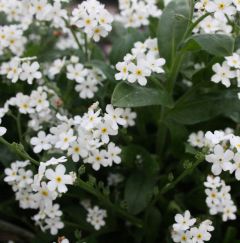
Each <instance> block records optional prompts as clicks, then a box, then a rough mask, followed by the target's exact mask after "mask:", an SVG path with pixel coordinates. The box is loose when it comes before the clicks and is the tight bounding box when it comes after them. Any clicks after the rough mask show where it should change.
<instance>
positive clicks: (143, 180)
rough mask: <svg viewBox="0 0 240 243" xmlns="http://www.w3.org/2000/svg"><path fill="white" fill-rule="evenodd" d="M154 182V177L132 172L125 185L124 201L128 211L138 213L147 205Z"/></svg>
mask: <svg viewBox="0 0 240 243" xmlns="http://www.w3.org/2000/svg"><path fill="white" fill-rule="evenodd" d="M154 184H155V178H153V177H152V176H148V175H146V174H145V173H142V172H136V173H134V174H132V175H131V176H130V177H129V178H128V180H127V182H126V187H125V192H124V195H125V201H126V202H127V206H128V211H129V212H131V213H132V214H134V215H135V214H138V213H140V212H141V211H142V210H144V208H145V207H146V206H147V205H148V203H149V201H150V199H151V196H152V192H153V186H154Z"/></svg>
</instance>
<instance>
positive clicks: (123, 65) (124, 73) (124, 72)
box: [115, 62, 129, 80]
mask: <svg viewBox="0 0 240 243" xmlns="http://www.w3.org/2000/svg"><path fill="white" fill-rule="evenodd" d="M116 69H117V70H118V71H119V73H117V74H115V79H116V80H127V78H128V75H129V73H128V63H127V62H118V63H117V64H116Z"/></svg>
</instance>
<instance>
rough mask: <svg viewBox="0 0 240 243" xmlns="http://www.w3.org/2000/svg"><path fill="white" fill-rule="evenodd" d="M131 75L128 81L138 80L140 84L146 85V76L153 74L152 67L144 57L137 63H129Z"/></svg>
mask: <svg viewBox="0 0 240 243" xmlns="http://www.w3.org/2000/svg"><path fill="white" fill-rule="evenodd" d="M129 72H130V74H129V76H128V81H129V82H130V83H134V82H136V81H137V82H138V83H139V84H140V85H142V86H145V85H146V84H147V79H146V77H149V76H150V75H151V71H150V69H149V68H148V67H147V64H146V63H145V61H143V60H142V59H140V60H138V61H137V65H135V64H134V63H130V64H129Z"/></svg>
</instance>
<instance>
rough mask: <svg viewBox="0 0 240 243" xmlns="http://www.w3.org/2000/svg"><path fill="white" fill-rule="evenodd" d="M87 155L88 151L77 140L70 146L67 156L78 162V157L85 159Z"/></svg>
mask: <svg viewBox="0 0 240 243" xmlns="http://www.w3.org/2000/svg"><path fill="white" fill-rule="evenodd" d="M87 155H88V150H87V149H86V147H85V144H84V143H83V142H82V141H81V140H80V139H78V141H77V142H74V143H72V144H71V146H70V148H69V149H68V156H72V160H73V161H74V162H78V161H79V159H80V156H81V157H82V158H86V157H87Z"/></svg>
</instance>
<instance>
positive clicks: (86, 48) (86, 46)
mask: <svg viewBox="0 0 240 243" xmlns="http://www.w3.org/2000/svg"><path fill="white" fill-rule="evenodd" d="M84 44H85V58H86V61H87V62H89V55H88V40H87V34H86V33H84Z"/></svg>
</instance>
